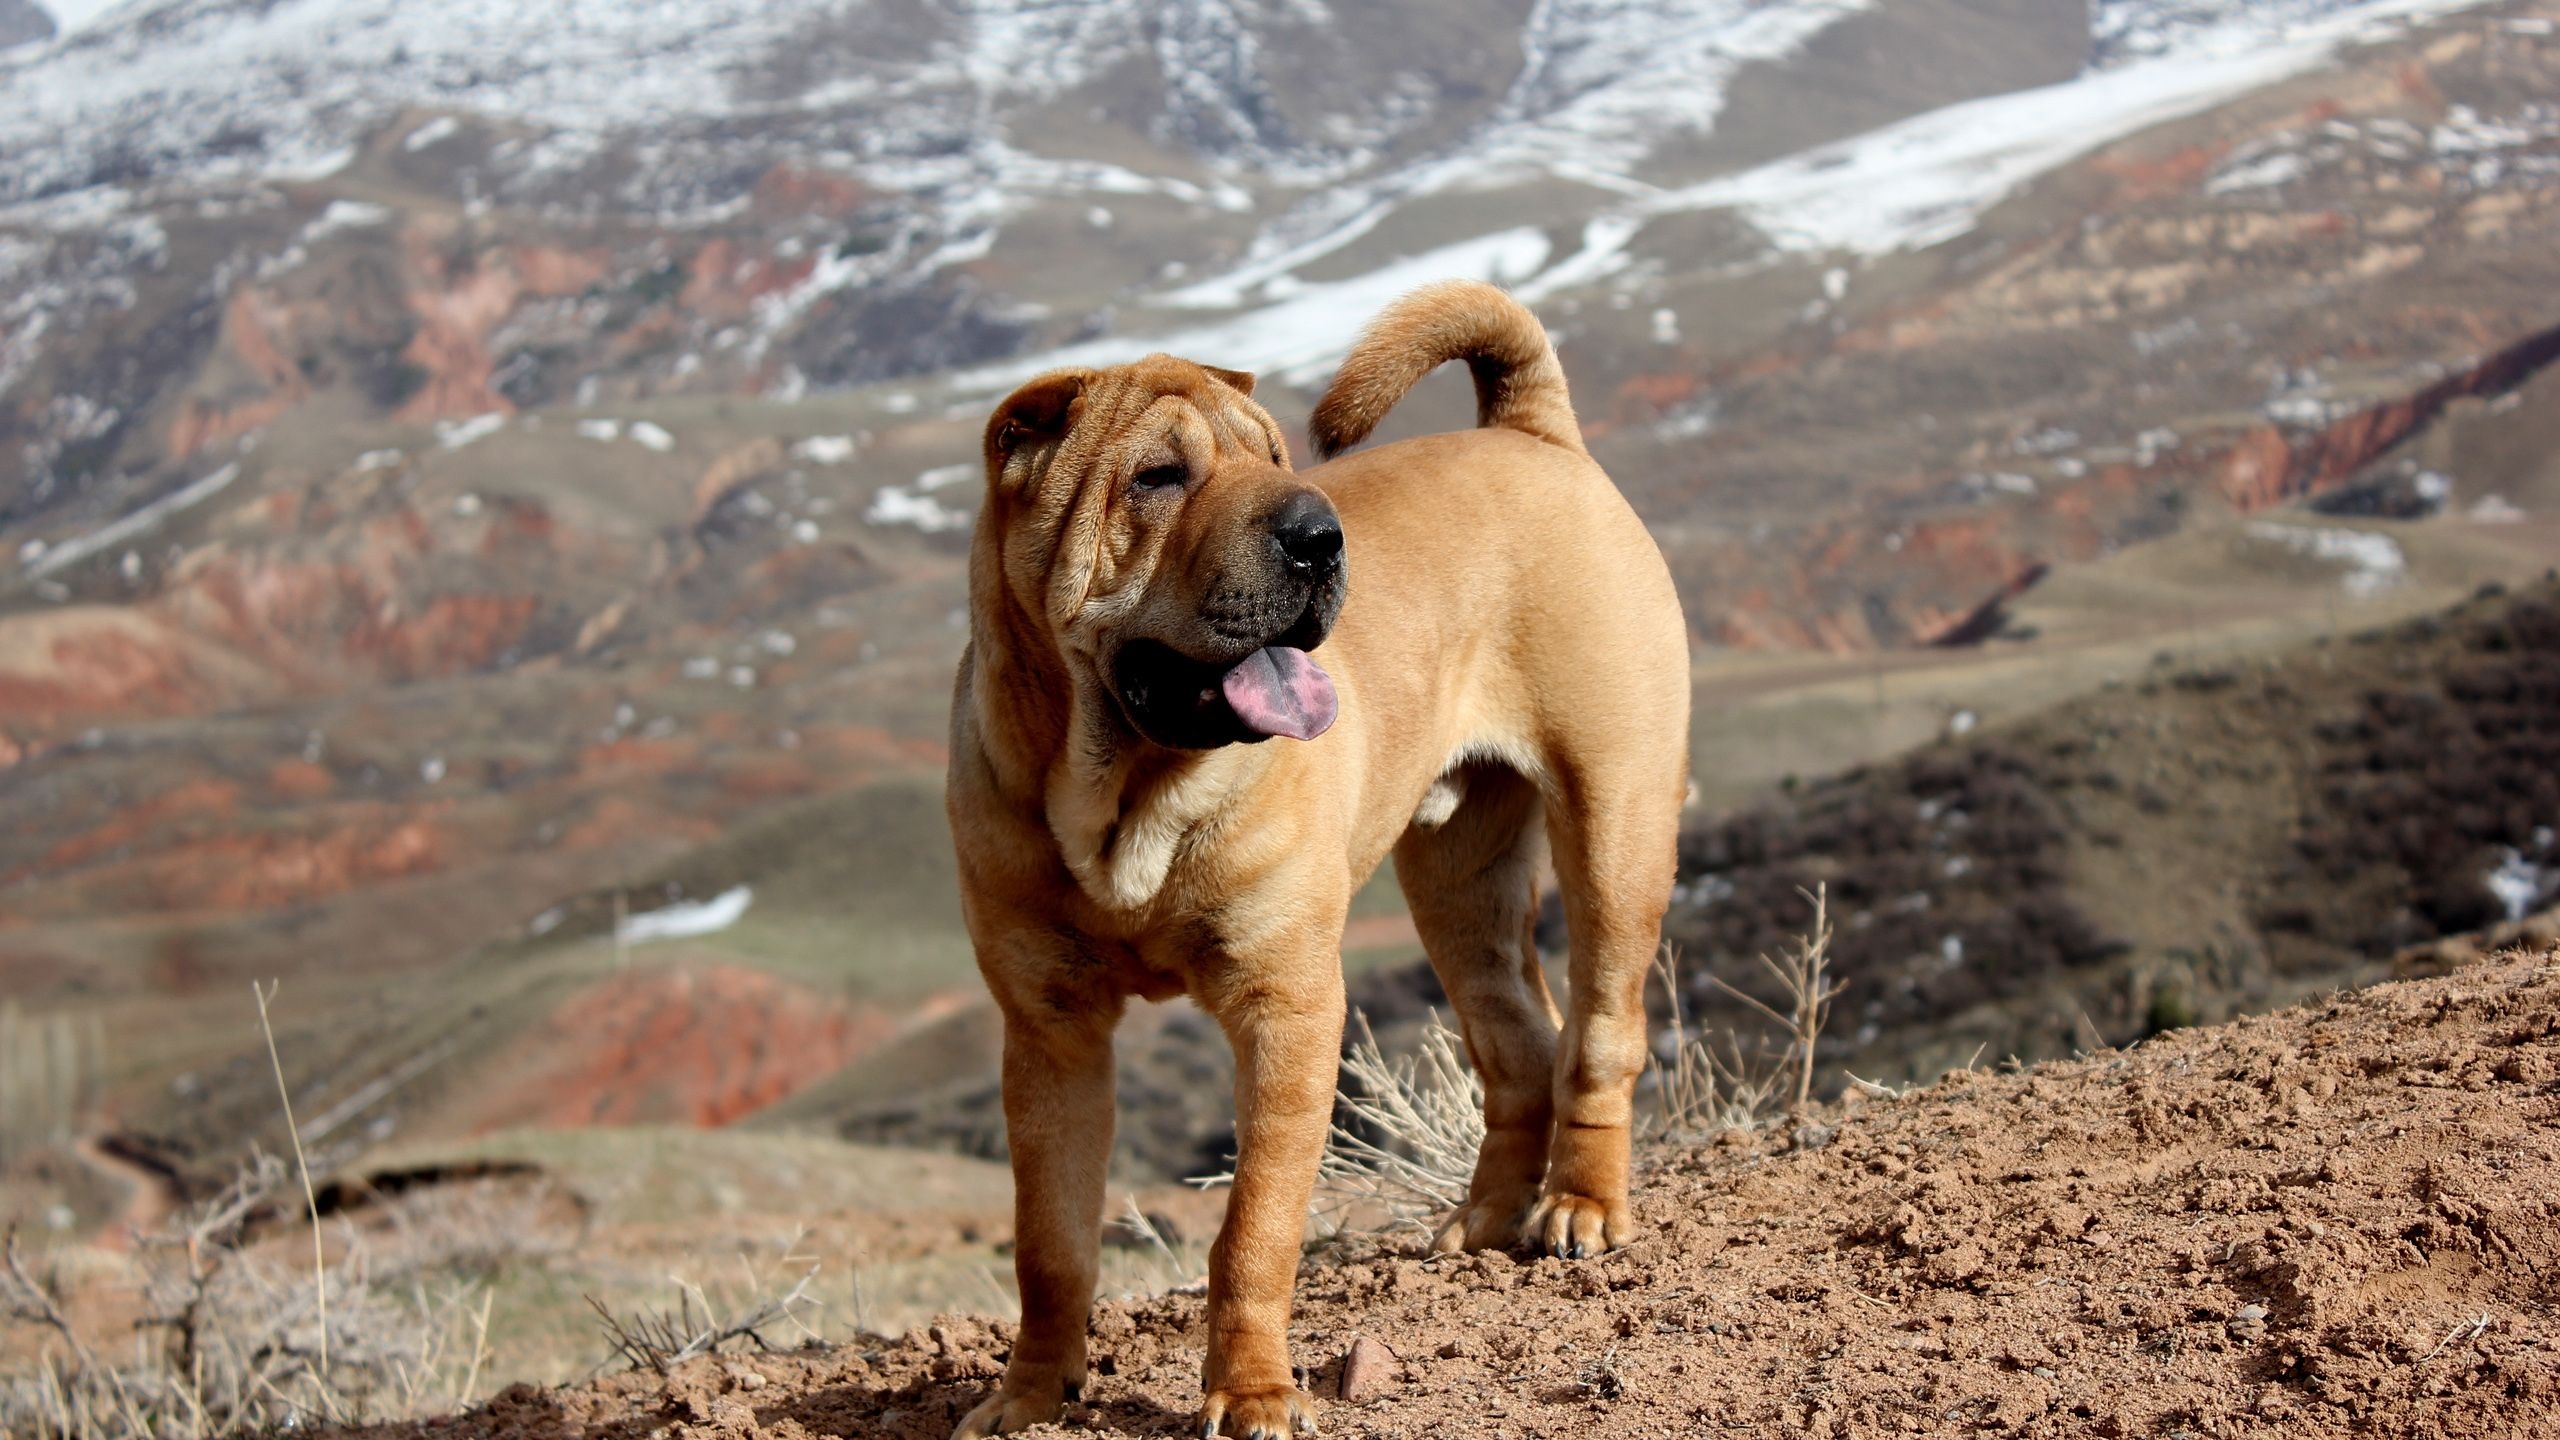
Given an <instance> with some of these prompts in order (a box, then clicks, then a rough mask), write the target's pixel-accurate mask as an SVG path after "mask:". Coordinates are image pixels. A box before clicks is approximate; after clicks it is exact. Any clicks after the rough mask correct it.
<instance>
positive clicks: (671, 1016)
mask: <svg viewBox="0 0 2560 1440" xmlns="http://www.w3.org/2000/svg"><path fill="white" fill-rule="evenodd" d="M896 1030H897V1025H896V1022H895V1021H894V1020H893V1019H892V1018H891V1017H890V1016H889V1015H888V1014H887V1013H886V1012H884V1011H881V1010H879V1009H877V1008H874V1007H869V1006H864V1007H856V1006H853V1005H851V1004H848V1003H847V1002H845V1001H844V1000H841V999H839V998H837V997H835V996H831V995H827V994H824V993H821V992H819V991H816V990H811V989H809V988H807V987H805V986H799V985H794V984H791V983H790V982H788V981H785V980H780V979H777V978H775V977H774V976H771V975H768V974H765V973H763V972H761V971H756V970H746V969H741V968H737V967H733V966H726V965H711V966H701V967H688V968H685V969H680V970H672V971H665V970H652V971H635V972H633V973H630V974H625V975H619V976H616V977H614V978H613V979H610V980H607V981H605V982H604V983H602V984H600V985H597V986H595V987H593V988H592V989H589V990H587V991H585V992H583V993H581V994H579V995H577V996H574V997H572V998H571V999H570V1000H569V1001H567V1002H566V1003H565V1004H563V1005H561V1006H560V1008H559V1009H557V1010H556V1011H554V1012H552V1014H551V1016H550V1017H549V1018H548V1019H546V1020H545V1021H543V1023H542V1024H541V1025H539V1026H538V1027H536V1028H535V1029H534V1030H533V1031H532V1032H531V1033H530V1034H527V1035H526V1036H525V1037H524V1038H523V1039H522V1040H521V1041H519V1042H518V1043H517V1044H516V1045H515V1046H513V1047H512V1048H511V1050H510V1052H509V1053H508V1054H507V1055H506V1056H504V1057H502V1058H500V1059H499V1060H498V1061H497V1062H496V1063H494V1064H493V1065H491V1066H490V1067H489V1068H488V1070H487V1072H486V1073H488V1074H489V1075H491V1076H492V1077H493V1081H492V1083H490V1084H489V1085H488V1086H487V1087H486V1093H485V1094H484V1095H482V1096H481V1097H479V1098H477V1099H476V1100H470V1101H466V1103H465V1104H464V1106H463V1115H464V1122H463V1123H465V1124H466V1125H467V1126H469V1127H470V1128H471V1129H472V1130H474V1131H475V1132H486V1131H490V1130H497V1129H505V1128H509V1127H514V1126H527V1125H532V1126H576V1125H632V1124H646V1123H653V1122H654V1123H666V1122H670V1121H672V1122H676V1123H680V1124H688V1125H698V1126H703V1127H712V1126H719V1125H727V1124H730V1123H732V1122H734V1121H737V1120H740V1119H743V1118H745V1117H746V1116H748V1115H751V1114H754V1113H755V1112H756V1111H758V1110H762V1109H764V1108H765V1107H766V1106H769V1105H772V1104H774V1103H776V1102H777V1101H780V1100H783V1099H786V1098H788V1097H790V1096H791V1095H793V1094H796V1093H798V1092H799V1091H800V1090H802V1089H804V1088H806V1087H807V1086H808V1085H809V1084H811V1083H812V1082H814V1081H816V1080H819V1079H822V1078H824V1077H825V1076H827V1075H828V1074H830V1073H832V1072H834V1071H835V1070H837V1069H839V1068H841V1067H842V1066H844V1065H845V1064H846V1063H848V1062H850V1061H851V1060H853V1059H854V1058H856V1057H857V1056H860V1055H862V1054H863V1053H865V1052H866V1051H868V1050H870V1049H871V1048H872V1047H874V1046H876V1045H878V1044H880V1043H881V1042H882V1041H883V1040H886V1039H888V1038H889V1037H890V1036H891V1035H893V1034H895V1033H896Z"/></svg>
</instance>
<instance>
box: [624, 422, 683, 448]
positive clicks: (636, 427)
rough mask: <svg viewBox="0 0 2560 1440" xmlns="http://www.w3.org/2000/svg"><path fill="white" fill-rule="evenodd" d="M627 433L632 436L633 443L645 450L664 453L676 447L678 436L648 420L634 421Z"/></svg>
mask: <svg viewBox="0 0 2560 1440" xmlns="http://www.w3.org/2000/svg"><path fill="white" fill-rule="evenodd" d="M627 433H628V434H629V435H630V436H631V439H632V443H634V444H636V445H638V446H640V447H641V448H642V449H644V450H654V451H656V452H658V453H659V454H661V455H664V454H666V453H667V452H668V451H670V450H673V449H674V448H676V437H674V436H673V435H670V434H668V433H667V432H666V431H665V430H663V429H661V428H659V427H658V426H656V425H653V424H651V423H649V422H648V421H646V420H634V421H632V422H631V428H630V430H629V431H628V432H627Z"/></svg>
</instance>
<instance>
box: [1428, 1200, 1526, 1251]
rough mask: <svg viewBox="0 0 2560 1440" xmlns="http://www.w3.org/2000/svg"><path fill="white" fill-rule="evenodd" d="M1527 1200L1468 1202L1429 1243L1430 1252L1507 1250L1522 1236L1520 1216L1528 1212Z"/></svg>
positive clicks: (1460, 1207) (1459, 1208)
mask: <svg viewBox="0 0 2560 1440" xmlns="http://www.w3.org/2000/svg"><path fill="white" fill-rule="evenodd" d="M1530 1198H1531V1197H1528V1196H1523V1197H1521V1198H1520V1199H1518V1200H1470V1201H1468V1202H1467V1203H1466V1204H1464V1205H1461V1206H1459V1207H1458V1213H1457V1214H1455V1215H1452V1216H1450V1217H1449V1223H1448V1224H1447V1225H1445V1226H1443V1227H1441V1230H1440V1234H1439V1236H1438V1237H1437V1238H1436V1239H1434V1240H1433V1241H1432V1242H1431V1249H1432V1253H1434V1254H1438V1255H1454V1254H1456V1253H1458V1252H1459V1251H1462V1250H1465V1251H1475V1250H1508V1249H1510V1248H1511V1247H1512V1245H1513V1244H1514V1243H1516V1242H1517V1241H1518V1240H1519V1239H1520V1237H1521V1235H1522V1233H1523V1232H1522V1230H1521V1228H1520V1217H1521V1216H1523V1215H1526V1214H1527V1213H1528V1212H1529V1202H1530Z"/></svg>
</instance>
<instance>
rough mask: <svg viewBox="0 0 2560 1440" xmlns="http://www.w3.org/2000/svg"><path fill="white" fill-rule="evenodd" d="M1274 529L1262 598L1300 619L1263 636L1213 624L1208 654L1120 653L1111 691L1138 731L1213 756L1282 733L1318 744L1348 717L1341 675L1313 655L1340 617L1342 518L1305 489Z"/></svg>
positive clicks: (1148, 648)
mask: <svg viewBox="0 0 2560 1440" xmlns="http://www.w3.org/2000/svg"><path fill="white" fill-rule="evenodd" d="M1267 529H1268V533H1269V535H1270V537H1271V542H1270V543H1271V547H1272V549H1271V554H1272V557H1273V562H1274V563H1273V565H1272V574H1271V576H1270V578H1269V581H1268V582H1267V585H1266V586H1265V587H1264V590H1263V593H1264V595H1265V596H1266V597H1268V598H1269V599H1271V600H1274V601H1277V602H1278V604H1279V605H1292V604H1294V607H1295V613H1294V618H1292V619H1291V620H1289V622H1288V623H1287V624H1286V625H1284V626H1282V627H1280V628H1279V629H1278V630H1276V631H1275V632H1273V633H1269V634H1264V635H1260V636H1246V637H1238V636H1236V635H1235V628H1236V627H1234V626H1233V625H1232V624H1230V625H1224V626H1212V627H1210V628H1211V630H1212V632H1213V634H1212V635H1210V636H1204V637H1202V640H1203V641H1205V642H1207V643H1205V644H1204V645H1203V646H1202V648H1204V649H1206V650H1207V651H1208V653H1206V654H1200V653H1186V652H1185V650H1184V649H1180V648H1176V647H1175V646H1174V645H1173V644H1171V643H1168V642H1167V641H1164V640H1160V639H1155V638H1151V637H1150V638H1141V639H1135V640H1132V641H1130V642H1128V643H1127V644H1125V645H1123V646H1121V647H1120V650H1119V653H1118V654H1117V655H1116V656H1114V657H1113V660H1112V667H1111V669H1112V676H1111V680H1112V689H1113V691H1114V693H1115V694H1116V695H1117V696H1118V698H1119V701H1120V708H1121V711H1122V713H1123V714H1124V715H1125V716H1126V717H1127V719H1128V721H1129V724H1130V726H1131V727H1132V728H1134V729H1135V730H1137V732H1138V733H1139V734H1141V735H1144V736H1146V737H1147V738H1148V739H1150V740H1153V741H1155V742H1156V743H1157V744H1159V745H1169V746H1173V747H1175V748H1178V749H1186V750H1205V749H1211V748H1214V747H1216V746H1220V745H1232V744H1239V743H1241V744H1252V743H1255V742H1258V741H1262V740H1268V739H1271V738H1273V737H1274V736H1280V737H1285V738H1288V739H1292V740H1313V739H1314V738H1316V737H1317V736H1319V735H1322V734H1323V733H1324V732H1325V731H1326V730H1327V729H1329V728H1331V727H1332V725H1333V722H1334V719H1335V717H1336V716H1337V715H1338V714H1339V713H1340V701H1339V699H1338V697H1337V696H1336V695H1335V693H1334V688H1333V677H1332V676H1330V675H1327V674H1326V673H1325V670H1324V667H1323V666H1322V665H1320V664H1318V663H1317V662H1316V660H1315V657H1313V656H1312V655H1310V654H1308V653H1307V652H1308V651H1311V650H1313V649H1315V648H1316V647H1317V646H1319V645H1321V644H1323V643H1324V640H1325V636H1326V635H1327V634H1328V633H1330V632H1331V630H1332V628H1333V621H1334V617H1335V616H1337V615H1339V614H1340V613H1341V611H1342V596H1343V539H1342V521H1341V518H1340V517H1339V516H1337V515H1336V514H1335V513H1334V509H1333V506H1332V504H1331V502H1329V501H1327V500H1326V499H1325V498H1324V496H1323V495H1322V494H1320V493H1318V492H1316V491H1313V490H1303V491H1300V492H1298V493H1297V494H1295V495H1292V496H1291V497H1289V499H1287V500H1285V501H1283V502H1282V503H1281V504H1280V506H1279V508H1278V509H1276V510H1274V511H1273V512H1272V513H1271V516H1270V519H1269V521H1268V522H1267ZM1273 608H1277V606H1274V607H1273ZM1283 613H1288V612H1286V611H1284V612H1283Z"/></svg>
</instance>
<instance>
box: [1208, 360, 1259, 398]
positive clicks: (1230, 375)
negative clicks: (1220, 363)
mask: <svg viewBox="0 0 2560 1440" xmlns="http://www.w3.org/2000/svg"><path fill="white" fill-rule="evenodd" d="M1200 368H1201V369H1203V370H1206V371H1208V372H1209V373H1210V374H1211V375H1214V376H1216V377H1217V378H1218V380H1219V381H1220V382H1221V383H1223V384H1225V385H1227V386H1229V387H1230V388H1232V389H1233V390H1234V391H1235V392H1236V393H1237V394H1239V395H1251V394H1252V393H1253V372H1252V371H1250V370H1221V369H1219V368H1218V367H1217V366H1215V365H1203V366H1201V367H1200Z"/></svg>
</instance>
